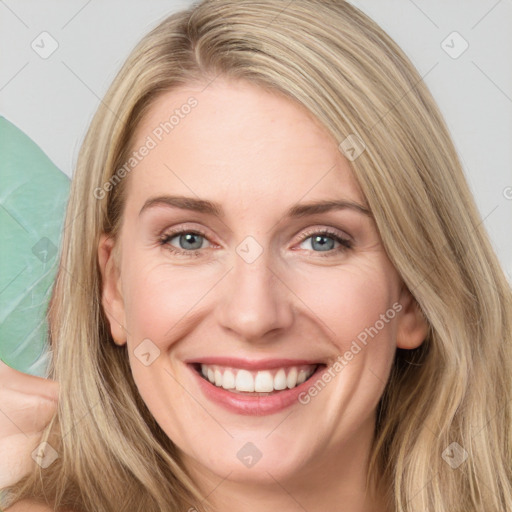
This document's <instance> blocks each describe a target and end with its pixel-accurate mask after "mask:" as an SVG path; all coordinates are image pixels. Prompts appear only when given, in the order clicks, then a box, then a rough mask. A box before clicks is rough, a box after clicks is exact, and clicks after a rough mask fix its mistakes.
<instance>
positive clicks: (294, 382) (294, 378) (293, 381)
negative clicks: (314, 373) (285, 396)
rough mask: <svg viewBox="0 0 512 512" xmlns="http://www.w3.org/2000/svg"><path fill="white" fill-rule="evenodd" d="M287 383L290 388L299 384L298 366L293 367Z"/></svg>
mask: <svg viewBox="0 0 512 512" xmlns="http://www.w3.org/2000/svg"><path fill="white" fill-rule="evenodd" d="M286 385H287V386H288V388H289V389H292V388H294V387H295V386H296V385H297V368H295V367H293V368H292V369H291V370H290V373H289V374H288V377H287V378H286Z"/></svg>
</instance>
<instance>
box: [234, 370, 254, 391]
mask: <svg viewBox="0 0 512 512" xmlns="http://www.w3.org/2000/svg"><path fill="white" fill-rule="evenodd" d="M235 388H236V390H237V391H254V379H253V378H252V375H251V372H248V371H247V370H238V373H237V374H236V381H235Z"/></svg>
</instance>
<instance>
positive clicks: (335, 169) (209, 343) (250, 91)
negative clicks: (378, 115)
mask: <svg viewBox="0 0 512 512" xmlns="http://www.w3.org/2000/svg"><path fill="white" fill-rule="evenodd" d="M203 87H204V86H190V87H186V88H185V87H184V88H181V89H178V90H174V91H172V92H169V93H166V94H164V95H162V96H161V97H160V98H159V99H158V100H157V101H156V102H155V103H154V104H153V105H152V108H151V109H150V111H149V112H148V114H147V116H146V117H145V119H144V121H143V123H142V124H141V125H140V126H139V127H138V130H137V134H136V140H135V143H134V146H133V150H134V151H137V152H138V156H137V157H136V158H137V164H136V166H135V167H134V169H133V170H132V171H131V172H130V174H129V176H128V177H126V178H124V179H127V180H128V183H127V194H126V205H125V210H124V217H123V223H122V228H121V231H120V237H119V240H118V243H119V244H120V259H119V266H118V267H116V266H115V264H112V263H113V261H114V260H113V258H112V253H111V252H110V251H111V248H112V244H111V241H110V240H109V239H107V238H105V237H103V238H102V241H101V244H100V250H99V258H100V264H101V267H102V271H103V277H104V296H103V303H104V306H105V309H106V311H107V315H108V317H109V319H110V322H111V330H112V335H113V337H114V340H115V341H116V343H118V344H123V343H127V344H128V353H129V357H130V364H131V368H132V372H133V377H134V379H135V382H136V384H137V387H138V389H139V391H140V394H141V396H142V398H143V399H144V401H145V403H146V404H147V406H148V408H149V410H150V411H151V413H152V414H153V415H154V417H155V418H156V420H157V421H158V423H159V424H160V426H161V427H162V429H163V430H164V431H165V432H166V433H167V434H168V436H169V437H170V438H171V439H172V440H173V441H174V442H175V444H176V445H177V446H178V448H179V449H180V450H181V453H182V455H183V459H184V461H185V462H186V464H187V465H188V466H189V467H190V468H191V470H196V471H200V472H202V474H204V475H212V474H215V475H217V476H222V477H225V476H226V475H228V474H230V479H238V480H240V481H243V480H251V481H252V482H255V481H271V480H272V479H276V480H277V481H279V482H285V481H287V480H288V481H291V480H292V479H294V478H298V477H299V475H303V476H307V475H308V474H309V475H313V474H317V475H318V474H319V473H318V468H320V467H321V468H322V470H321V472H320V474H322V475H326V474H329V472H330V471H334V470H336V471H339V469H340V465H341V464H343V470H350V471H360V468H361V464H360V463H361V461H362V460H363V459H364V457H365V456H366V454H367V451H368V448H369V443H370V440H371V436H372V433H373V427H374V422H375V410H376V406H377V404H378V401H379V399H380V397H381V394H382V392H383V389H384V386H385V383H386V381H387V379H388V375H389V372H390V367H391V364H392V360H393V356H394V353H395V349H396V347H397V345H398V346H402V347H404V348H412V347H414V346H417V345H419V344H420V343H421V341H422V340H423V338H424V335H425V330H424V326H421V325H420V323H421V322H420V316H419V315H418V313H417V310H416V309H415V308H414V304H413V302H412V301H411V297H410V295H409V293H408V292H407V291H404V290H403V289H402V287H401V281H400V279H399V276H398V274H397V272H396V270H395V269H394V267H393V266H392V264H391V263H390V261H389V259H388V257H387V255H386V253H385V251H384V249H383V246H382V244H381V240H380V238H379V234H378V231H377V229H376V226H375V223H374V221H373V220H372V217H371V215H370V214H369V212H368V210H367V206H366V204H365V198H364V197H363V195H362V193H361V191H360V189H359V187H358V185H357V183H356V181H355V179H354V176H353V174H352V172H351V169H350V166H349V163H348V161H347V160H346V159H345V157H344V156H343V154H342V153H341V152H340V151H339V150H338V147H337V143H336V141H335V140H334V139H333V138H332V137H331V136H330V135H329V134H328V132H327V131H325V129H324V128H322V127H321V126H320V125H319V124H318V123H317V122H316V121H314V120H313V118H312V117H311V116H310V115H309V114H308V113H307V112H306V111H305V110H304V109H303V108H302V107H299V106H297V105H296V104H295V103H293V102H291V101H290V100H288V99H286V98H285V97H283V96H280V95H278V94H271V93H269V92H266V91H265V90H263V89H261V88H258V87H257V86H255V85H252V84H249V83H247V82H243V81H239V82H234V81H228V80H225V79H220V78H218V79H216V80H215V81H214V82H213V83H212V84H211V85H209V86H208V87H206V88H205V89H204V90H202V89H203ZM191 97H193V98H194V99H192V100H191V99H190V98H191ZM186 105H189V107H190V108H189V107H186ZM176 110H177V112H176ZM173 114H174V118H173V119H171V121H169V119H170V118H171V116H172V115H173ZM166 123H167V124H166ZM143 147H146V148H147V150H143V149H141V148H143ZM327 202H333V204H334V203H338V202H339V203H341V206H339V207H335V208H334V207H333V208H328V207H324V206H316V207H312V206H311V205H312V204H313V203H327ZM120 324H121V325H122V328H121V327H120ZM202 373H204V375H205V376H206V377H204V376H203V375H202ZM209 378H210V379H211V380H213V381H214V382H210V381H209V380H208V379H209ZM306 378H307V379H308V380H306V381H305V382H304V379H306ZM312 386H313V387H312ZM315 390H316V391H315ZM315 472H316V473H315Z"/></svg>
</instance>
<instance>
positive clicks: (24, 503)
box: [5, 500, 54, 512]
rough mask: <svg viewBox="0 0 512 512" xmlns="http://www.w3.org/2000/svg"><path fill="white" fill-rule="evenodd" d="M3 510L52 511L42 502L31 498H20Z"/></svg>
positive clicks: (18, 511) (19, 511)
mask: <svg viewBox="0 0 512 512" xmlns="http://www.w3.org/2000/svg"><path fill="white" fill-rule="evenodd" d="M5 512H54V511H53V509H52V508H50V507H49V506H48V505H45V504H43V503H38V502H36V501H32V500H21V501H18V503H15V504H14V505H13V506H12V507H9V508H8V509H6V511H5Z"/></svg>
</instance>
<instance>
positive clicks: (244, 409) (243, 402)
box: [187, 364, 326, 416]
mask: <svg viewBox="0 0 512 512" xmlns="http://www.w3.org/2000/svg"><path fill="white" fill-rule="evenodd" d="M187 366H188V367H189V368H190V370H191V372H192V374H193V375H194V376H195V378H196V380H197V383H198V385H199V388H200V389H201V391H202V392H203V393H204V395H205V396H206V398H208V399H209V400H211V401H212V402H215V403H216V404H218V405H220V406H222V407H224V408H225V409H227V410H228V411H231V412H235V413H237V414H243V415H247V416H264V415H267V414H274V413H276V412H280V411H282V410H284V409H286V408H287V407H290V406H292V405H293V404H295V403H299V401H298V397H299V395H300V394H301V393H302V392H304V391H306V390H307V389H308V388H309V387H310V386H311V383H312V381H313V380H316V378H317V377H319V376H320V375H321V373H322V372H323V371H324V370H325V369H326V366H325V365H320V366H319V367H318V368H317V369H316V371H315V373H313V375H312V376H311V377H310V378H309V379H308V380H306V381H305V382H303V383H302V384H300V385H298V386H297V387H295V388H292V389H285V390H283V391H278V392H274V393H272V394H269V395H264V394H260V395H257V394H255V395H254V396H251V395H249V394H247V395H245V394H238V393H232V392H230V391H227V390H225V389H224V388H219V387H217V386H215V385H213V384H212V383H211V382H210V381H208V380H206V379H204V378H203V377H202V376H201V375H199V373H198V372H197V371H196V369H195V368H194V366H193V365H191V364H188V365H187Z"/></svg>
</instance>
